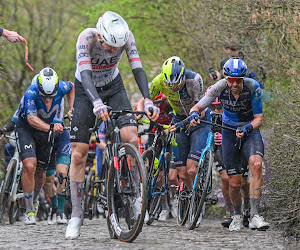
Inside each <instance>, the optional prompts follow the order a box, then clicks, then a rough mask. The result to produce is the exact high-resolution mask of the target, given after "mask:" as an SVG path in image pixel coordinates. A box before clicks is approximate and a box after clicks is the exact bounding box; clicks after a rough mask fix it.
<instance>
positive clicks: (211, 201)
mask: <svg viewBox="0 0 300 250" xmlns="http://www.w3.org/2000/svg"><path fill="white" fill-rule="evenodd" d="M218 200H219V199H218V197H217V196H213V197H211V198H209V199H208V201H209V202H210V204H211V205H216V204H217V203H218Z"/></svg>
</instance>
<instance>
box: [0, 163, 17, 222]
mask: <svg viewBox="0 0 300 250" xmlns="http://www.w3.org/2000/svg"><path fill="white" fill-rule="evenodd" d="M16 164H17V161H16V160H15V159H12V160H11V161H10V162H9V164H8V166H7V170H6V174H5V178H4V181H3V185H2V189H1V193H0V223H1V222H2V219H3V216H4V213H5V209H6V207H7V206H8V201H9V193H10V189H11V186H12V183H13V178H14V168H15V167H16Z"/></svg>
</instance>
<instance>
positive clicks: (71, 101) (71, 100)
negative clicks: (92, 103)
mask: <svg viewBox="0 0 300 250" xmlns="http://www.w3.org/2000/svg"><path fill="white" fill-rule="evenodd" d="M71 83H72V82H71ZM72 85H73V88H72V89H71V90H70V92H69V93H68V94H67V95H66V96H67V100H68V104H69V111H72V108H73V104H74V99H75V88H74V83H72Z"/></svg>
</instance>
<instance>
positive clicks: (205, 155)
mask: <svg viewBox="0 0 300 250" xmlns="http://www.w3.org/2000/svg"><path fill="white" fill-rule="evenodd" d="M210 114H211V116H212V122H209V121H205V120H200V122H201V123H205V124H208V125H211V129H210V132H209V134H208V138H207V142H206V147H205V148H204V149H203V151H202V153H201V157H200V160H199V163H198V167H197V172H196V176H195V179H194V184H193V188H192V190H191V194H190V206H189V212H188V216H187V227H188V229H190V230H193V229H194V228H195V227H196V226H199V223H200V221H199V222H198V219H199V217H200V215H201V213H204V211H203V208H204V206H203V205H204V203H205V202H208V201H209V202H210V203H211V204H217V202H218V199H217V197H213V196H211V197H210V194H211V190H212V166H213V162H214V155H213V145H214V133H215V132H216V131H217V129H218V128H223V129H229V130H232V131H236V129H235V128H232V127H228V126H224V125H220V124H219V123H217V121H218V119H219V118H218V117H219V116H220V115H222V114H220V113H217V112H214V111H211V112H210ZM188 123H189V122H188V120H185V121H184V124H185V125H187V124H188ZM238 143H239V144H240V143H241V141H240V140H238ZM197 222H198V223H197ZM197 224H198V225H197Z"/></svg>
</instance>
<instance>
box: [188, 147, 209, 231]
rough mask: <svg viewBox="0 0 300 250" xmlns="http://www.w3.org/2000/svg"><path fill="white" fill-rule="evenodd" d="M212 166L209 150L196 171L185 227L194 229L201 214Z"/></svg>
mask: <svg viewBox="0 0 300 250" xmlns="http://www.w3.org/2000/svg"><path fill="white" fill-rule="evenodd" d="M212 164H213V153H212V151H211V150H208V151H206V152H205V155H204V159H203V162H202V164H201V166H200V168H199V169H198V179H197V185H196V189H195V190H194V191H193V193H192V197H191V201H190V209H189V214H188V224H187V227H188V229H190V230H193V229H195V227H196V225H197V221H198V218H199V216H200V213H201V212H202V208H203V204H204V202H205V199H206V196H207V189H208V187H209V182H210V180H211V170H212Z"/></svg>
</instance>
